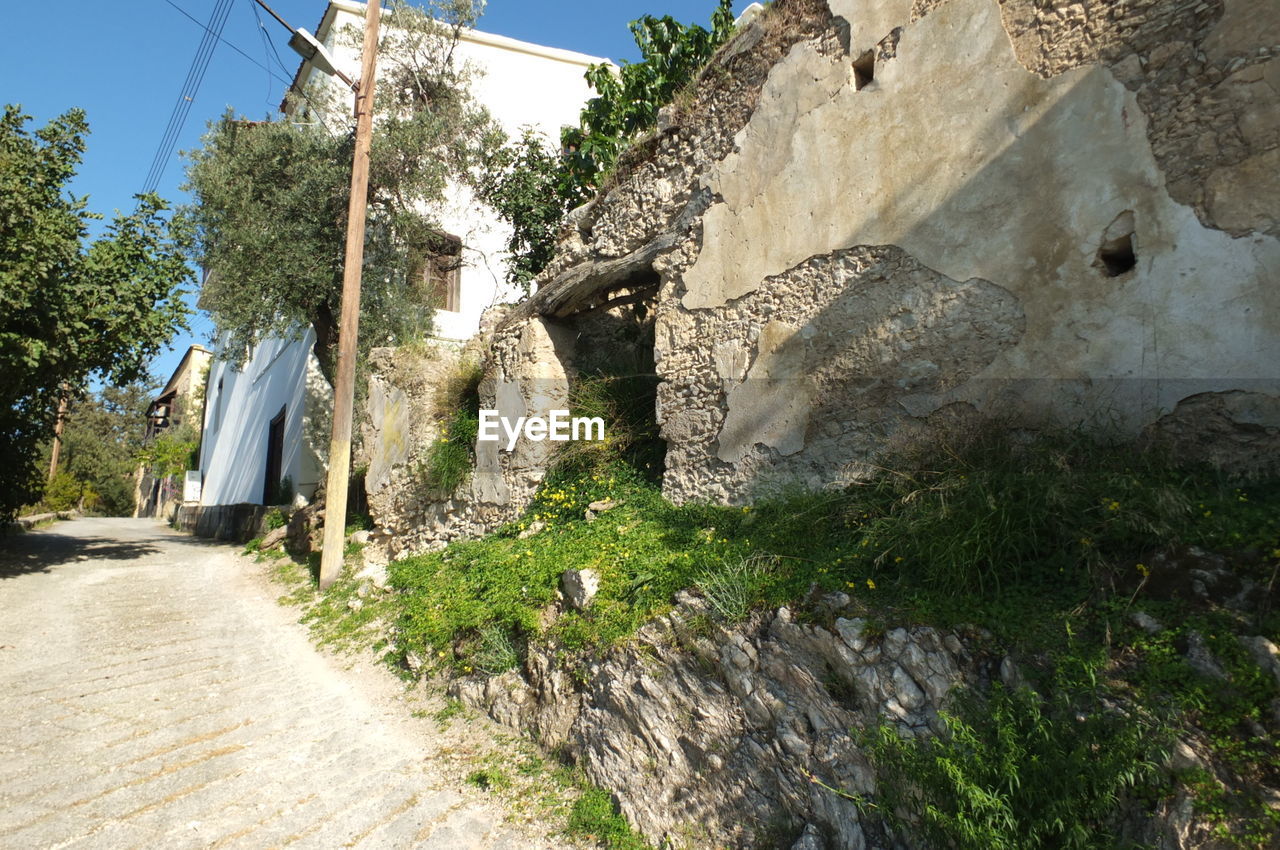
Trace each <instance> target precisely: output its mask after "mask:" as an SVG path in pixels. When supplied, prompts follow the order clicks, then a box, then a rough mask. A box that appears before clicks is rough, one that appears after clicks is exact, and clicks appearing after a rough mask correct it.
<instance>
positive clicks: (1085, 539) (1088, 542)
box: [1080, 537, 1093, 546]
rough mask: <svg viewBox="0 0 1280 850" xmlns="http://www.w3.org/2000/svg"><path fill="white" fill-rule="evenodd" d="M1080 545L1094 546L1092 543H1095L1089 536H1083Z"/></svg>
mask: <svg viewBox="0 0 1280 850" xmlns="http://www.w3.org/2000/svg"><path fill="white" fill-rule="evenodd" d="M1080 545H1081V546H1092V545H1093V541H1092V540H1090V539H1089V538H1088V537H1081V538H1080Z"/></svg>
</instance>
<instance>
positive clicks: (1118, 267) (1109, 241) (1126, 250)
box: [1094, 210, 1138, 277]
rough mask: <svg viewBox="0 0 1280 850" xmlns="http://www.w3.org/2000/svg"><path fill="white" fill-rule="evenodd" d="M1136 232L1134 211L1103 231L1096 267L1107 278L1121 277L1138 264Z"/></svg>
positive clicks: (1123, 213)
mask: <svg viewBox="0 0 1280 850" xmlns="http://www.w3.org/2000/svg"><path fill="white" fill-rule="evenodd" d="M1134 230H1135V228H1134V218H1133V210H1125V211H1124V212H1122V213H1120V215H1118V216H1116V217H1115V220H1114V221H1112V222H1111V224H1110V225H1108V226H1107V229H1106V230H1105V231H1103V234H1102V244H1101V245H1100V246H1099V247H1098V256H1097V259H1096V260H1094V265H1095V266H1097V267H1098V268H1099V269H1101V270H1102V273H1103V274H1104V275H1106V276H1107V277H1120V275H1122V274H1125V273H1127V272H1130V271H1132V270H1133V268H1134V266H1136V265H1137V264H1138V251H1137V245H1136V243H1135V241H1134Z"/></svg>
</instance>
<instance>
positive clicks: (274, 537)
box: [258, 525, 289, 552]
mask: <svg viewBox="0 0 1280 850" xmlns="http://www.w3.org/2000/svg"><path fill="white" fill-rule="evenodd" d="M288 535H289V526H288V525H282V526H280V527H279V528H273V529H272V530H271V531H268V532H267V533H266V534H265V535H263V538H262V542H261V543H259V544H258V551H260V552H269V551H270V550H272V549H274V548H276V547H277V546H279V545H280V544H281V543H283V542H284V539H285V538H286V537H287V536H288Z"/></svg>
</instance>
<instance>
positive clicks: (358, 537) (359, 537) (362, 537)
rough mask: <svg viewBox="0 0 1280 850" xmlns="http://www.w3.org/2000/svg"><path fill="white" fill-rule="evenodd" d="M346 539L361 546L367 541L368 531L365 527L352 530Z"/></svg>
mask: <svg viewBox="0 0 1280 850" xmlns="http://www.w3.org/2000/svg"><path fill="white" fill-rule="evenodd" d="M347 540H348V541H349V542H351V543H358V544H360V545H361V546H364V545H365V544H366V543H368V542H369V531H368V530H367V529H361V530H360V531H356V532H353V533H352V534H351V536H350V537H348V538H347Z"/></svg>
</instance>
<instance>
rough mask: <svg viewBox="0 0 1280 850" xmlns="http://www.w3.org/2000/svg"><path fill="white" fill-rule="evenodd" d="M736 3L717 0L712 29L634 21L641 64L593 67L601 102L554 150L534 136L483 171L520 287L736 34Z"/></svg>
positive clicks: (590, 106) (592, 103)
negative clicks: (577, 212)
mask: <svg viewBox="0 0 1280 850" xmlns="http://www.w3.org/2000/svg"><path fill="white" fill-rule="evenodd" d="M731 7H732V0H719V5H718V6H717V7H716V9H715V11H714V12H713V13H712V15H711V29H710V30H708V29H706V28H704V27H701V26H698V25H697V24H690V25H687V26H686V25H684V24H681V23H679V22H677V21H676V20H675V19H673V18H672V17H671V16H670V15H664V16H662V17H661V18H655V17H653V16H652V15H645V16H644V17H642V18H639V19H638V20H634V21H632V22H631V24H630V27H631V33H632V35H633V36H634V37H635V41H636V46H637V47H639V49H640V55H641V56H642V57H643V58H642V59H641V61H639V62H634V63H623V65H622V67H621V68H615V67H614V66H612V65H609V64H605V63H602V64H598V65H592V66H591V67H590V68H588V69H587V73H586V79H587V82H588V83H589V84H590V86H591V88H592V89H594V90H595V92H596V96H595V97H593V98H592V99H591V100H589V101H587V104H586V106H585V107H584V108H583V110H582V113H581V116H580V121H579V125H578V126H577V127H566V128H565V129H564V130H563V131H562V133H561V138H560V148H561V151H563V152H564V153H563V154H562V153H560V152H559V151H556V150H554V149H553V148H551V147H550V146H549V144H548V143H547V141H546V140H545V139H544V138H543V137H541V136H540V135H538V134H537V133H536V132H534V131H533V130H529V129H526V130H525V132H524V133H523V135H522V136H521V137H520V138H519V139H515V140H511V141H510V142H508V143H507V144H506V145H505V146H503V147H502V149H501V150H499V151H498V152H497V153H496V154H495V155H493V156H492V157H491V158H490V159H489V161H488V162H487V163H486V164H485V167H484V168H483V169H481V170H480V171H479V172H478V177H477V179H476V185H477V188H478V194H479V195H480V198H481V199H482V200H484V201H485V202H486V203H488V204H489V205H490V206H492V207H493V208H494V209H495V210H496V211H497V212H498V214H499V215H500V216H502V218H503V219H504V220H506V221H507V222H509V223H510V224H511V226H512V235H511V238H510V239H509V241H508V243H507V250H508V252H510V254H511V259H510V261H509V265H508V271H507V279H508V280H509V281H510V282H511V283H513V284H515V285H518V286H520V287H522V288H526V289H527V288H528V286H529V281H530V280H532V279H533V278H534V277H535V276H536V275H537V274H538V273H539V272H540V271H542V269H543V268H545V267H546V265H547V263H548V262H550V260H551V258H552V256H553V255H554V254H555V242H556V235H557V231H558V229H559V227H560V223H561V222H562V221H563V220H564V217H565V215H566V213H568V212H569V210H571V209H573V208H574V207H577V206H579V205H581V204H582V203H584V202H585V201H586V200H588V199H589V198H590V197H591V195H592V194H593V193H594V192H595V191H596V190H597V189H598V188H599V186H600V183H601V181H602V178H603V175H605V174H607V173H608V172H610V171H611V170H612V169H613V167H614V164H615V163H616V162H617V159H618V155H619V154H620V153H621V152H622V150H623V149H625V148H626V147H627V145H628V144H630V143H631V142H632V141H633V140H634V139H635V138H636V137H637V136H638V135H640V134H641V133H643V132H645V131H646V130H648V129H649V128H651V127H653V125H654V124H655V123H656V122H657V120H658V110H659V109H661V108H662V107H663V106H664V105H666V104H667V103H670V102H671V100H672V99H673V98H674V97H675V96H676V94H677V93H678V92H679V91H681V90H682V89H683V88H684V87H686V86H689V85H692V84H693V81H694V79H695V78H696V77H697V75H698V72H699V71H701V70H702V68H703V67H704V66H705V65H706V64H707V61H708V60H710V58H711V56H712V54H714V53H715V51H716V48H718V47H719V46H720V45H721V44H723V43H724V42H725V41H727V40H728V38H729V36H730V35H731V34H732V32H733V12H732V9H731Z"/></svg>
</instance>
